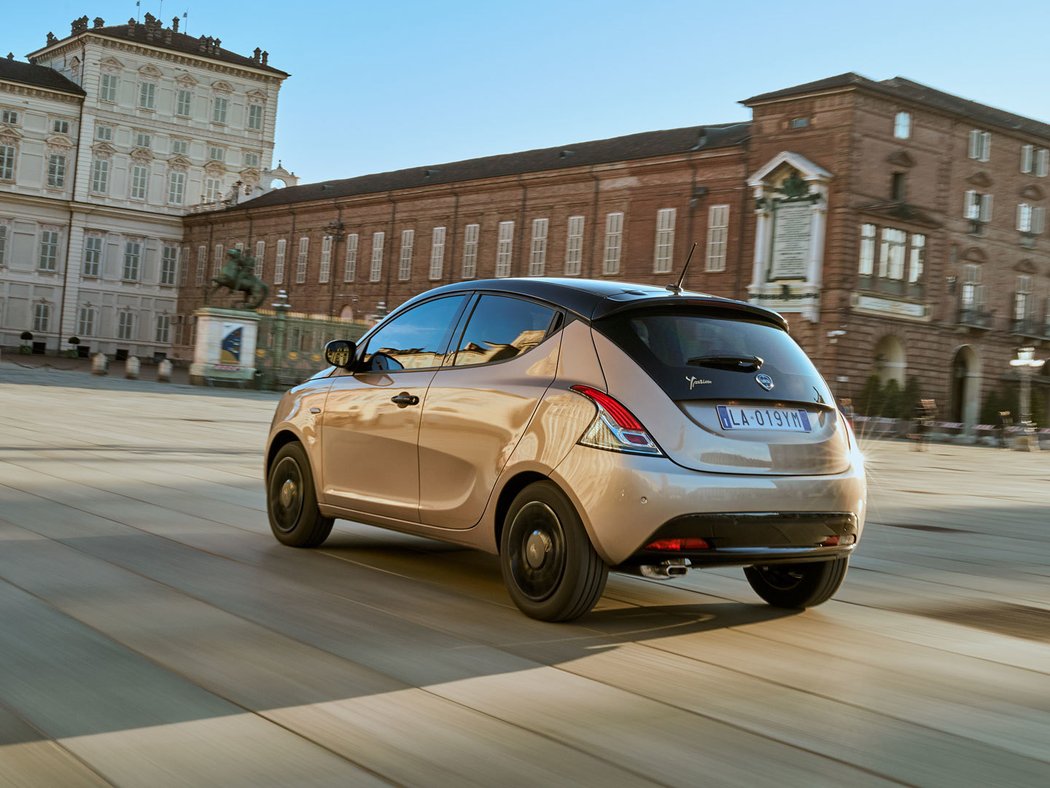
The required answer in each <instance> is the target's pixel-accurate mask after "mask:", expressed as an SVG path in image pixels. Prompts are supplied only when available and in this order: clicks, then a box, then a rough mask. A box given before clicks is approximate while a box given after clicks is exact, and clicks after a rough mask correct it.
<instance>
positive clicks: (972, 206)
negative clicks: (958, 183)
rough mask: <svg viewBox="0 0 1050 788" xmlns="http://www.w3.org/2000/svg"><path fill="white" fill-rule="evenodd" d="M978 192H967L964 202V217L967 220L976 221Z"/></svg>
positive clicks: (968, 190) (970, 190) (971, 190)
mask: <svg viewBox="0 0 1050 788" xmlns="http://www.w3.org/2000/svg"><path fill="white" fill-rule="evenodd" d="M976 209H977V192H975V191H974V190H973V189H967V190H966V199H965V200H964V202H963V216H964V217H966V218H967V219H976V218H977V217H978V213H977V210H976Z"/></svg>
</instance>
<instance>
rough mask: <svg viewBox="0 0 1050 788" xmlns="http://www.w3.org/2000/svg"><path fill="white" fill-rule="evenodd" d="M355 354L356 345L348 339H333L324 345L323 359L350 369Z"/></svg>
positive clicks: (341, 367) (333, 364)
mask: <svg viewBox="0 0 1050 788" xmlns="http://www.w3.org/2000/svg"><path fill="white" fill-rule="evenodd" d="M356 354H357V345H356V344H354V343H353V342H352V341H350V340H349V339H333V340H332V341H331V342H329V343H327V344H326V345H325V346H324V360H325V361H327V362H328V363H329V364H331V365H332V366H333V367H339V368H340V369H350V366H351V365H352V364H353V363H354V356H355V355H356Z"/></svg>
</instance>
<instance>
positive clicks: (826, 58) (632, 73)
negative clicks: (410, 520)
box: [0, 0, 1050, 183]
mask: <svg viewBox="0 0 1050 788" xmlns="http://www.w3.org/2000/svg"><path fill="white" fill-rule="evenodd" d="M3 5H4V6H5V8H4V13H3V20H4V21H3V25H2V26H0V54H3V55H6V54H7V52H9V51H10V52H14V54H15V57H16V58H18V59H23V60H24V58H25V55H26V54H27V53H29V52H31V51H33V50H35V49H38V48H40V47H42V46H43V45H44V42H45V39H46V36H47V33H48V32H49V31H50V32H53V33H55V34H56V35H57V36H58V37H59V38H64V37H66V36H68V35H69V32H70V23H71V21H72V20H73V19H75V18H77V17H80V16H83V15H85V14H86V15H87V16H88V17H89V19H94V18H95V17H99V16H100V17H102V18H103V19H104V20H105V21H106V24H107V25H111V24H121V23H124V22H127V20H128V19H129V18H130V17H134V16H136V14H139V15H144V14H145V13H147V12H149V13H152V14H154V16H157V17H158V18H160V19H162V20H163V21H164V23H165V26H168V25H170V24H171V19H172V17H174V16H179V17H180V19H181V17H182V15H183V13H187V14H188V16H187V17H186V19H185V21H184V22H182V30H183V31H184V32H185V31H188V32H189V33H190V34H191V35H193V36H198V35H208V36H214V37H217V38H220V39H222V46H223V48H225V49H229V50H231V51H234V52H237V53H239V54H243V55H250V54H251V52H252V50H254V49H255V47H260V48H261V49H264V50H267V51H268V52H269V53H270V61H269V62H270V65H272V66H275V67H276V68H279V69H281V70H283V71H287V72H289V73H290V74H291V77H290V78H289V79H287V80H286V81H285V82H284V85H283V87H282V88H281V92H280V98H279V103H278V113H277V117H278V119H277V137H276V148H275V152H274V159H275V161H274V165H276V164H277V160H280V161H281V162H282V163H283V164H284V166H285V167H286V168H287V169H289V170H291V171H293V172H294V173H295V174H297V175H298V176H299V178H300V182H302V183H311V182H317V181H325V180H334V179H339V178H350V177H354V176H357V175H365V174H369V173H378V172H386V171H390V170H397V169H402V168H407V167H421V166H427V165H436V164H441V163H443V162H451V161H459V160H462V159H470V158H475V157H479V156H489V155H493V154H498V153H511V152H514V151H524V150H531V149H534V148H547V147H554V146H562V145H568V144H571V143H575V142H582V141H586V140H598V139H606V138H608V137H616V136H620V135H623V134H632V133H635V132H641V131H654V130H658V129H672V128H679V127H683V126H695V125H703V124H712V123H728V122H735V121H744V120H748V119H749V116H750V113H749V111H748V109H747V108H746V107H744V106H742V105H741V104H740V103H739V102H740V101H741V100H743V99H746V98H748V97H750V96H755V95H758V94H760V93H764V92H767V91H771V90H777V89H780V88H785V87H790V86H792V85H798V84H802V83H805V82H810V81H812V80H817V79H822V78H824V77H829V76H833V75H835V74H841V73H843V72H846V71H854V72H857V73H859V74H862V75H863V76H866V77H869V78H872V79H887V78H889V77H894V76H904V77H908V78H909V79H912V80H915V81H916V82H921V83H923V84H926V85H929V86H931V87H934V88H937V89H940V90H944V91H947V92H949V93H953V94H955V95H958V96H962V97H963V98H968V99H972V100H974V101H979V102H981V103H984V104H989V105H991V106H994V107H999V108H1001V109H1005V110H1008V111H1010V112H1015V113H1017V114H1020V115H1025V116H1027V117H1031V118H1035V119H1037V120H1042V121H1047V122H1050V90H1047V87H1046V86H1047V77H1048V76H1050V47H1048V45H1047V31H1050V3H1047V2H1045V0H1043V1H1036V0H1033V1H1031V2H1010V1H1005V2H997V3H988V2H987V1H986V0H982V2H972V1H971V0H955V1H954V2H946V1H945V0H910V2H900V1H899V0H879V2H877V3H859V2H849V0H836V1H835V2H828V1H826V0H820V1H818V0H790V2H785V1H784V0H778V1H777V2H771V1H769V0H728V1H727V0H719V1H718V2H709V0H691V2H685V1H680V0H634V2H625V1H624V0H603V1H601V2H599V1H598V0H560V2H559V1H556V0H513V1H511V0H504V1H503V2H482V1H481V0H444V2H427V0H385V1H384V2H363V1H359V0H344V1H343V2H336V1H335V0H313V2H302V4H299V3H295V2H281V3H278V2H273V1H272V0H254V2H251V3H245V2H233V1H232V0H207V1H206V2H205V1H204V0H166V1H165V2H158V0H142V1H141V5H140V6H139V7H138V8H136V4H135V2H134V0H121V1H120V2H116V1H115V0H93V1H91V2H89V0H76V2H66V0H49V1H48V2H47V3H45V4H44V5H43V6H40V7H38V6H36V4H35V3H26V2H18V0H3Z"/></svg>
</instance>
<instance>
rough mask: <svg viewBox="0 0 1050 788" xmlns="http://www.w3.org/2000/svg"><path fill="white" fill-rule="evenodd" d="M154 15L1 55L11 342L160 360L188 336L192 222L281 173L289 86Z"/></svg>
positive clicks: (3, 335) (0, 142)
mask: <svg viewBox="0 0 1050 788" xmlns="http://www.w3.org/2000/svg"><path fill="white" fill-rule="evenodd" d="M178 22H179V20H178V19H177V18H176V19H175V20H173V22H172V25H171V27H170V28H166V27H164V26H163V25H162V24H161V22H160V21H159V20H157V19H155V18H153V17H152V16H151V15H150V14H147V15H146V16H145V19H144V21H143V22H136V21H135V20H133V19H132V20H129V21H128V22H127V23H126V24H122V25H118V26H109V27H107V26H106V24H105V22H104V21H103V20H102V19H95V20H94V22H93V24H91V25H90V26H89V23H88V19H87V17H81V18H80V19H77V20H74V21H73V23H72V29H71V33H70V35H69V36H67V37H65V38H62V39H59V38H58V37H56V36H54V35H52V34H50V33H49V34H48V35H47V42H46V45H45V46H43V47H42V48H41V49H38V50H36V51H34V52H31V53H30V54H29V55H28V56H27V57H28V62H24V61H18V60H15V59H14V57H13V56H12V55H9V56H8V57H7V58H5V59H0V346H5V347H13V346H17V345H19V344H20V343H21V342H22V340H21V339H20V337H21V336H22V334H23V332H27V331H28V332H30V333H32V335H33V338H32V340H31V347H35V350H36V351H37V352H43V351H45V350H46V352H48V353H54V352H56V351H65V350H71V349H73V347H74V346H73V345H71V344H69V339H70V338H73V337H76V338H78V339H79V340H80V345H79V352H80V353H81V354H82V355H87V354H88V353H91V354H93V353H95V352H98V351H102V352H104V353H107V354H109V355H110V356H113V355H116V356H117V357H118V358H119V357H123V356H125V355H133V356H140V357H145V358H151V357H153V358H157V357H160V356H161V355H163V354H165V353H167V351H168V349H169V348H170V347H171V345H172V343H173V342H175V341H176V340H177V335H178V333H179V332H180V330H181V329H182V327H181V326H179V325H178V324H177V321H176V317H175V316H176V312H177V310H176V300H177V294H178V287H179V285H180V284H184V283H185V278H186V266H185V265H183V264H182V261H183V260H186V259H187V257H188V253H187V251H186V250H184V249H183V244H182V239H183V224H182V217H183V216H184V215H185V214H187V213H190V212H193V211H195V210H198V209H199V208H200V207H201V206H209V205H211V206H214V205H215V204H216V203H221V202H223V201H226V202H229V201H237V200H238V199H243V198H244V196H245V195H255V194H258V193H260V192H261V191H263V190H266V189H268V188H269V187H270V186H271V182H273V181H275V180H276V181H280V182H281V183H279V184H273V185H292V184H294V182H295V178H294V176H292V175H291V174H290V173H288V172H286V171H285V170H283V169H280V168H278V169H277V170H271V169H270V165H271V161H272V157H273V141H274V127H275V122H276V117H277V94H278V91H279V90H280V87H281V83H282V82H283V80H284V79H286V78H287V77H288V74H287V73H285V72H283V71H280V70H278V69H276V68H274V67H272V66H270V65H269V64H268V54H267V53H266V52H262V51H260V50H259V49H256V50H255V51H254V53H253V54H252V55H251V56H242V55H237V54H235V53H233V52H230V51H228V50H226V49H223V48H222V47H221V41H220V40H219V39H215V38H210V37H205V36H200V37H198V38H193V37H191V36H188V35H186V34H184V33H180V32H179V24H178Z"/></svg>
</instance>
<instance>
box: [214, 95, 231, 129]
mask: <svg viewBox="0 0 1050 788" xmlns="http://www.w3.org/2000/svg"><path fill="white" fill-rule="evenodd" d="M229 108H230V100H229V99H228V98H225V97H224V96H216V97H215V100H214V101H213V102H212V105H211V122H212V123H225V122H226V113H227V111H228V110H229Z"/></svg>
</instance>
